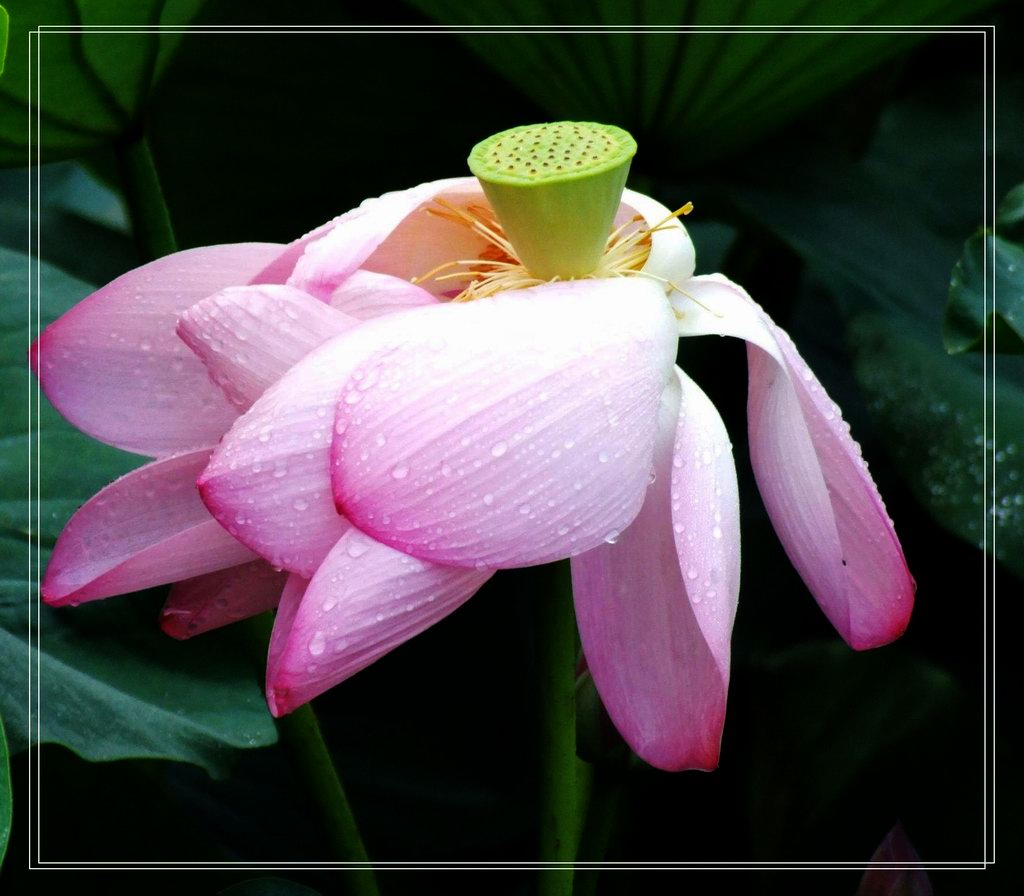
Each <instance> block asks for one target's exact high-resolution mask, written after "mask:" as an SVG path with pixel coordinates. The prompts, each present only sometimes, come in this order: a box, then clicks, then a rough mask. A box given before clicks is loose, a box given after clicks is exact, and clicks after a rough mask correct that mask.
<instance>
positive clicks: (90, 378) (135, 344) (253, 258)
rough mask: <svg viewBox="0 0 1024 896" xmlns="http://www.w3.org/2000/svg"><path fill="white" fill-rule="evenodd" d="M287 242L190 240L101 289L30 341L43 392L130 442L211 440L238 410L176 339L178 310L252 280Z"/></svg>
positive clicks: (167, 444)
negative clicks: (197, 244)
mask: <svg viewBox="0 0 1024 896" xmlns="http://www.w3.org/2000/svg"><path fill="white" fill-rule="evenodd" d="M280 250H281V247H280V246H278V245H275V244H272V243H240V244H237V245H228V246H208V247H205V248H202V249H189V250H187V251H185V252H177V253H175V254H174V255H168V256H167V257H166V258H160V259H158V260H157V261H153V262H150V263H149V264H147V265H143V266H142V267H140V268H136V269H135V270H133V271H129V272H128V273H127V274H124V275H122V276H120V277H118V278H117V279H116V280H114V281H113V282H112V283H109V284H107V285H106V286H104V287H103V288H102V289H99V290H97V291H96V292H94V293H93V294H92V295H91V296H89V297H88V298H87V299H84V300H83V301H82V302H80V303H79V304H77V305H76V306H75V307H74V308H72V309H71V310H70V311H68V312H67V313H66V314H64V315H63V316H62V317H60V318H59V319H58V320H56V321H55V322H54V323H52V324H50V326H48V327H47V328H46V329H45V330H44V331H43V332H42V334H41V335H40V337H39V339H38V340H37V341H36V343H35V344H34V345H33V346H32V350H31V362H32V369H33V370H34V371H35V372H36V374H37V375H38V377H39V381H40V384H41V385H42V388H43V392H44V393H45V394H46V397H47V398H49V399H50V401H51V402H52V403H53V405H54V407H56V408H57V410H58V411H60V412H61V414H63V415H64V416H65V417H66V418H67V419H68V420H70V421H71V423H73V424H74V425H75V426H77V427H78V428H79V429H81V430H82V431H83V432H86V433H88V434H89V435H91V436H93V437H94V438H97V439H99V440H100V441H102V442H107V443H108V444H111V445H116V446H117V447H118V448H123V449H125V450H126V451H134V452H136V453H137V454H147V455H151V456H156V457H163V456H166V455H170V454H174V453H177V452H180V451H187V450H192V449H195V448H199V447H202V446H204V445H212V444H214V443H215V442H216V441H217V439H219V438H220V436H221V434H222V433H223V432H224V430H225V429H227V428H228V426H230V425H231V421H232V420H234V419H235V417H236V416H237V411H236V410H235V409H234V408H233V407H232V406H231V404H230V403H229V402H228V401H227V400H226V399H225V397H224V395H223V394H222V393H221V391H220V389H218V388H217V387H216V386H215V385H214V384H213V383H211V382H210V379H209V377H208V376H207V375H206V370H205V369H204V367H203V365H202V364H201V363H200V362H199V360H198V359H197V358H195V357H194V356H193V355H192V354H191V352H189V351H188V349H187V348H186V347H185V346H184V345H183V344H182V342H181V340H180V339H178V337H177V335H176V334H175V332H174V328H175V326H176V324H177V320H178V315H179V314H180V313H181V312H182V311H184V310H185V309H186V308H188V307H189V306H190V305H193V304H195V303H196V302H198V301H199V300H200V299H202V298H205V297H206V296H208V295H210V294H211V293H214V292H216V291H217V290H218V289H222V288H223V287H225V286H230V285H237V284H240V283H245V282H247V281H248V280H249V278H250V277H252V276H253V275H254V274H255V273H256V272H257V271H259V269H260V268H261V267H262V266H263V265H265V264H266V263H267V261H268V259H270V258H273V256H274V255H275V254H276V253H278V252H280ZM44 301H45V297H44Z"/></svg>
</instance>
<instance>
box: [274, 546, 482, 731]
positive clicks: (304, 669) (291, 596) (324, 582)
mask: <svg viewBox="0 0 1024 896" xmlns="http://www.w3.org/2000/svg"><path fill="white" fill-rule="evenodd" d="M490 576H491V573H490V572H489V571H477V570H467V569H453V568H449V567H443V566H437V565H435V564H432V563H427V562H424V561H422V560H416V559H414V558H412V557H408V556H406V555H405V554H401V553H399V552H398V551H395V550H393V549H391V548H389V547H387V546H386V545H382V544H380V542H377V541H374V539H372V538H370V537H369V536H367V535H365V534H363V533H362V532H360V531H359V530H358V529H355V528H350V529H349V530H348V531H346V532H345V534H344V535H343V536H342V537H341V539H339V541H338V543H337V544H336V545H335V546H334V547H333V548H332V549H331V551H330V553H329V554H328V555H327V557H326V559H325V560H324V562H323V564H322V565H321V566H320V568H319V569H318V570H317V572H316V574H315V575H314V576H313V578H312V580H310V581H309V583H308V585H305V583H304V580H301V579H299V578H298V577H293V578H292V579H290V580H289V587H287V588H286V589H285V594H284V595H283V596H282V601H281V610H280V612H279V613H278V618H277V622H276V624H275V626H274V633H273V637H272V640H271V650H270V659H269V661H268V664H267V702H268V704H269V706H270V709H271V712H272V713H273V714H274V715H275V716H281V715H285V714H286V713H289V712H292V711H293V710H294V709H296V708H298V707H299V706H301V705H302V704H304V703H308V702H309V701H310V700H312V699H313V698H314V697H316V696H318V695H319V694H322V693H323V692H324V691H326V690H328V689H329V688H332V687H334V686H335V685H337V684H340V683H341V682H342V681H344V680H345V679H347V678H349V677H351V676H352V675H354V674H355V673H356V672H358V671H360V670H361V669H364V668H366V667H367V666H368V665H370V663H372V662H374V661H375V660H377V659H379V658H380V657H382V656H383V655H384V654H386V653H388V652H389V651H391V650H393V649H394V648H395V647H397V646H398V645H399V644H402V643H403V642H405V641H407V640H408V639H409V638H411V637H413V636H414V635H417V634H419V633H420V632H422V631H423V630H424V629H426V628H428V627H429V626H431V625H433V624H434V623H435V622H438V621H439V620H441V619H443V618H444V617H445V616H447V615H448V614H449V613H451V612H452V611H453V610H455V609H457V608H458V607H459V606H461V605H462V604H463V603H465V601H466V600H468V599H469V598H470V597H471V596H472V595H473V594H475V593H476V591H477V590H478V589H479V588H480V586H481V585H483V583H484V582H486V581H487V579H488V578H490ZM293 580H295V581H293Z"/></svg>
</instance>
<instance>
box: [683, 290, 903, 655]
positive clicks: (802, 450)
mask: <svg viewBox="0 0 1024 896" xmlns="http://www.w3.org/2000/svg"><path fill="white" fill-rule="evenodd" d="M685 291H686V294H684V295H680V296H678V297H674V298H673V303H674V304H675V305H676V306H677V315H679V317H680V320H679V332H680V334H681V335H683V336H700V335H706V334H719V335H725V336H736V337H738V338H741V339H745V340H746V341H747V342H748V363H749V367H750V390H749V396H748V402H747V416H748V427H749V438H750V454H751V463H752V464H753V467H754V473H755V476H756V478H757V484H758V488H759V489H760V490H761V495H762V498H763V499H764V503H765V507H766V508H767V510H768V514H769V516H770V517H771V520H772V524H773V525H774V527H775V531H776V532H777V533H778V535H779V538H780V540H781V541H782V544H783V547H784V548H785V549H786V553H787V554H788V556H789V559H790V561H791V562H792V563H793V566H794V567H796V569H797V571H798V572H799V573H800V575H801V577H802V578H803V580H804V582H805V583H806V585H807V587H808V589H809V590H810V591H811V593H812V594H813V595H814V597H815V599H816V600H817V601H818V603H819V605H820V606H821V608H822V610H824V612H825V614H826V615H827V616H828V618H829V620H830V621H831V622H832V624H833V625H834V626H835V627H836V629H837V630H838V631H839V633H840V634H841V635H842V636H843V638H844V639H845V640H846V641H847V642H848V643H849V644H850V645H851V646H852V647H854V648H856V649H858V650H864V649H867V648H870V647H878V646H880V645H882V644H887V643H889V642H890V641H892V640H894V639H895V638H897V637H899V636H900V635H901V634H902V633H903V631H904V629H905V628H906V626H907V623H908V622H909V620H910V612H911V609H912V607H913V598H914V580H913V578H912V577H911V575H910V572H909V570H908V569H907V564H906V560H905V559H904V557H903V551H902V549H901V548H900V543H899V540H898V539H897V537H896V532H895V530H894V528H893V523H892V520H891V519H890V518H889V515H888V513H887V512H886V510H885V505H884V504H883V503H882V498H881V496H880V495H879V494H878V489H877V487H876V486H875V483H874V480H872V478H871V475H870V474H869V473H868V469H867V465H866V463H865V462H864V459H863V458H862V457H861V451H860V446H859V445H857V443H856V442H854V441H853V439H852V438H851V437H850V432H849V425H848V424H845V423H844V422H843V419H842V417H841V415H840V412H839V408H838V407H837V406H836V405H835V403H834V402H832V401H831V400H830V399H829V397H828V396H827V395H826V394H825V390H824V389H823V388H822V387H821V384H820V383H819V382H818V380H817V379H816V377H815V376H814V374H813V373H812V372H811V370H810V368H809V367H808V366H807V364H806V363H805V362H804V361H803V359H802V358H801V357H800V355H799V353H798V352H797V350H796V348H795V346H794V345H793V342H792V340H791V339H790V338H789V336H788V335H787V334H786V333H785V332H784V331H783V330H781V329H780V328H779V327H777V326H776V325H775V324H774V323H772V321H771V319H770V318H769V317H768V315H767V314H765V312H764V311H763V310H762V309H761V308H760V306H758V305H757V304H756V303H755V302H754V301H753V300H752V299H751V298H750V296H748V295H747V294H746V293H745V292H744V291H743V290H742V289H741V288H740V287H739V286H737V285H736V284H734V283H731V282H730V281H728V280H726V279H725V278H724V277H721V276H720V275H713V276H708V277H695V278H693V279H692V280H690V281H688V283H687V284H686V286H685Z"/></svg>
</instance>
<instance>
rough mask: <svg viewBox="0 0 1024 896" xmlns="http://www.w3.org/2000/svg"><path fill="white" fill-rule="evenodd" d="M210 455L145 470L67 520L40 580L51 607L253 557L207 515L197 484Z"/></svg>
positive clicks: (117, 483)
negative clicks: (197, 490) (197, 478)
mask: <svg viewBox="0 0 1024 896" xmlns="http://www.w3.org/2000/svg"><path fill="white" fill-rule="evenodd" d="M209 456H210V449H209V448H206V449H203V450H201V451H194V452H190V453H188V454H182V455H177V456H175V457H170V458H165V459H163V460H158V461H154V462H153V463H150V464H146V465H145V466H144V467H140V468H139V469H137V470H133V471H132V472H131V473H128V474H127V475H125V476H122V477H121V478H120V479H118V480H116V481H115V482H113V483H111V484H110V485H108V486H107V487H106V488H105V489H103V490H102V491H100V492H98V493H97V494H96V495H95V496H94V497H92V498H91V499H90V500H89V501H88V502H87V503H86V504H84V505H83V506H82V507H81V508H80V509H79V510H78V512H77V513H75V515H74V516H72V517H71V519H70V520H69V522H68V524H67V526H65V527H64V531H63V532H61V534H60V538H59V539H57V545H56V547H55V548H54V549H53V556H52V557H51V558H50V563H49V566H47V568H46V575H45V577H44V578H43V584H42V589H41V590H42V594H43V599H44V600H45V601H46V602H47V603H48V604H51V605H53V606H62V605H64V604H78V603H82V602H85V601H90V600H97V599H98V598H101V597H110V596H111V595H114V594H125V593H127V592H129V591H137V590H139V589H140V588H150V587H152V586H154V585H164V584H166V583H168V582H174V581H177V580H179V579H187V578H191V577H193V576H198V575H202V574H203V573H208V572H213V571H215V570H218V569H224V568H226V567H229V566H237V565H238V564H240V563H246V562H248V561H250V560H252V559H254V557H253V553H252V552H251V551H249V550H247V549H246V548H245V547H243V546H242V545H241V544H239V543H238V542H237V541H236V540H235V539H234V538H232V537H231V536H230V535H229V534H228V533H227V532H225V531H224V529H222V528H221V527H220V526H219V525H218V524H217V523H216V522H215V521H214V520H213V519H212V518H211V517H210V515H209V513H207V511H206V508H205V507H203V504H202V502H201V501H200V500H199V495H198V493H197V492H196V487H195V480H196V476H198V475H199V473H200V471H201V470H202V469H203V467H204V466H205V465H206V462H207V459H208V458H209Z"/></svg>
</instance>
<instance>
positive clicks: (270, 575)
mask: <svg viewBox="0 0 1024 896" xmlns="http://www.w3.org/2000/svg"><path fill="white" fill-rule="evenodd" d="M287 578H288V574H287V573H284V572H278V571H277V570H275V569H273V568H272V567H271V566H270V565H268V564H267V563H264V562H263V561H262V560H253V561H252V562H250V563H243V564H241V565H240V566H232V567H230V568H228V569H222V570H219V571H218V572H211V573H207V574H205V575H201V576H195V577H193V578H191V579H185V580H184V581H181V582H176V583H175V584H174V586H173V587H172V588H171V593H170V595H168V597H167V601H166V603H165V604H164V608H163V611H162V612H161V614H160V628H162V629H163V631H164V633H165V634H168V635H170V636H171V637H172V638H177V639H178V640H185V639H187V638H191V637H193V636H194V635H201V634H203V633H205V632H208V631H212V630H213V629H216V628H220V627H221V626H224V625H229V624H231V623H232V622H238V621H239V620H241V619H248V618H249V617H251V616H256V615H258V614H260V613H263V612H266V611H267V610H272V609H273V608H274V607H276V606H277V604H278V601H279V600H280V599H281V590H282V589H283V588H284V585H285V581H286V580H287Z"/></svg>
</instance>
